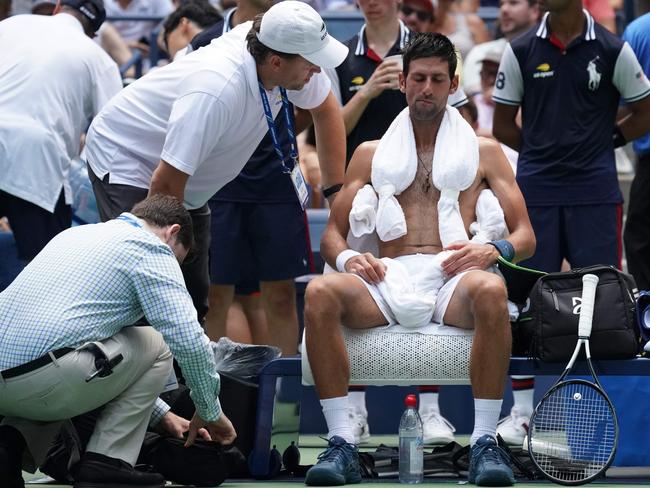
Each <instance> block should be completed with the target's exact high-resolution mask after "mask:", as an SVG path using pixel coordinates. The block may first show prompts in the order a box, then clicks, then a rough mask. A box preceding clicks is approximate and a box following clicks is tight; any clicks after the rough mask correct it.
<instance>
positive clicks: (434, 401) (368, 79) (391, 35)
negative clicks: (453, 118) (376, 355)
mask: <svg viewBox="0 0 650 488" xmlns="http://www.w3.org/2000/svg"><path fill="white" fill-rule="evenodd" d="M358 4H359V8H360V9H361V13H362V14H363V16H364V20H365V24H364V25H363V26H362V27H361V30H360V31H359V33H358V34H357V35H355V36H354V37H352V38H351V39H349V40H348V41H346V44H347V45H348V47H349V48H350V50H349V53H348V56H347V58H346V60H345V61H344V62H343V63H342V64H341V65H340V66H339V67H337V68H336V70H328V72H327V73H328V75H330V77H331V78H332V85H333V90H334V93H335V94H336V95H337V98H338V99H339V100H340V101H341V104H342V105H343V120H344V122H345V130H346V132H347V157H348V160H349V158H351V157H352V154H354V151H355V150H356V148H357V147H358V146H359V145H360V144H362V143H364V142H366V141H373V140H377V139H380V138H381V137H382V136H383V135H384V133H385V132H386V130H387V129H388V127H389V126H390V124H391V123H392V121H393V120H394V119H395V117H396V116H397V115H398V114H399V113H400V112H401V111H402V110H404V109H405V108H406V106H407V104H406V96H405V95H404V93H402V92H401V91H400V90H399V86H398V76H399V73H401V72H402V65H401V54H400V53H401V52H402V50H403V49H404V47H405V46H406V45H407V44H408V42H409V40H410V38H411V36H412V34H413V32H412V31H411V30H410V29H409V28H408V27H407V26H406V24H405V23H404V22H403V21H401V20H400V18H399V7H400V4H399V1H398V0H358ZM466 103H467V97H466V96H465V93H464V92H463V91H462V90H457V91H454V92H453V93H452V94H450V95H449V104H451V105H452V106H454V107H457V108H460V109H461V110H462V106H463V105H465V104H466ZM420 415H421V416H422V418H423V421H424V429H425V431H424V439H425V442H427V443H445V442H449V441H450V440H453V438H454V437H453V426H451V424H449V422H448V421H447V420H446V419H445V418H444V417H442V416H441V415H440V413H439V409H438V397H437V387H422V390H421V396H420ZM350 418H351V421H352V425H353V428H354V436H355V439H356V442H357V443H360V442H366V441H367V440H368V438H369V436H370V432H369V426H368V412H367V410H366V401H365V388H364V387H363V386H352V387H350Z"/></svg>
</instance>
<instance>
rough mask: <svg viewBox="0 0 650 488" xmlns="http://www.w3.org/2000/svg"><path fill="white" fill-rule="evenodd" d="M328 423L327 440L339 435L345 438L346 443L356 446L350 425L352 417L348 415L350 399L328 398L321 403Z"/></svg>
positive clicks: (345, 397)
mask: <svg viewBox="0 0 650 488" xmlns="http://www.w3.org/2000/svg"><path fill="white" fill-rule="evenodd" d="M320 405H321V407H322V409H323V415H324V416H325V422H327V428H328V430H329V432H328V433H327V438H328V439H331V438H332V436H335V435H338V436H339V437H343V439H345V441H346V442H349V443H351V444H354V434H353V433H352V426H351V425H350V416H349V414H348V397H347V395H346V396H342V397H336V398H326V399H325V400H321V401H320Z"/></svg>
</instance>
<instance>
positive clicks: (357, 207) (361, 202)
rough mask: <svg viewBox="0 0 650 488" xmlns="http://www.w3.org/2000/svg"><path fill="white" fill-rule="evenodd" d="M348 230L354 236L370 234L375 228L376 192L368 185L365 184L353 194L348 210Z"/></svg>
mask: <svg viewBox="0 0 650 488" xmlns="http://www.w3.org/2000/svg"><path fill="white" fill-rule="evenodd" d="M349 220H350V232H352V235H354V236H355V237H361V236H362V235H365V234H370V233H371V232H373V231H374V230H375V223H376V220H377V194H376V193H375V190H374V189H373V188H372V186H370V185H365V186H364V187H363V188H361V189H360V190H359V191H358V192H357V194H356V195H355V196H354V200H353V201H352V210H350V217H349Z"/></svg>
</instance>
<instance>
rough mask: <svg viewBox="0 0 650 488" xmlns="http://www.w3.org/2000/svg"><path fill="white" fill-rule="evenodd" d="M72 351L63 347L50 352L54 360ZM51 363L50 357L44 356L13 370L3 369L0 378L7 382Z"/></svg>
mask: <svg viewBox="0 0 650 488" xmlns="http://www.w3.org/2000/svg"><path fill="white" fill-rule="evenodd" d="M72 351H74V349H73V348H71V347H63V348H61V349H57V350H56V351H52V355H53V356H54V357H55V358H56V359H59V358H60V357H63V356H65V355H66V354H68V353H69V352H72ZM51 362H53V360H52V356H50V355H49V354H46V355H45V356H41V357H40V358H37V359H34V360H33V361H30V362H28V363H25V364H21V365H20V366H16V367H15V368H9V369H5V370H4V371H0V376H2V377H3V378H4V379H5V380H8V379H9V378H15V377H16V376H20V375H21V374H25V373H29V372H31V371H34V370H35V369H38V368H42V367H43V366H46V365H48V364H50V363H51Z"/></svg>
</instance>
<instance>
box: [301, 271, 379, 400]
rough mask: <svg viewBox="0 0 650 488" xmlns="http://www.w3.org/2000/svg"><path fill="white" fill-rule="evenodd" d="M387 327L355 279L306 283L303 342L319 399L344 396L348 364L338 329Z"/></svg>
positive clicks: (327, 277) (347, 276) (345, 276)
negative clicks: (342, 327)
mask: <svg viewBox="0 0 650 488" xmlns="http://www.w3.org/2000/svg"><path fill="white" fill-rule="evenodd" d="M387 323H388V322H387V321H386V319H385V318H384V316H383V314H382V313H381V311H380V310H379V308H378V307H377V305H376V304H375V302H374V300H373V299H372V297H371V296H370V293H369V292H368V290H367V288H366V287H365V285H364V284H363V283H361V281H359V279H358V278H356V277H355V276H353V275H350V274H330V275H325V276H321V277H318V278H316V279H314V280H312V281H311V282H310V283H309V285H308V286H307V290H306V292H305V340H306V342H307V344H306V345H307V354H308V355H309V364H310V366H311V369H312V373H313V375H314V381H315V382H316V391H317V392H318V396H319V397H320V398H321V399H327V398H336V397H343V396H346V395H347V391H348V382H349V379H350V364H349V361H348V353H347V350H346V349H345V343H344V342H343V334H342V333H341V327H340V326H341V325H342V324H344V325H345V326H346V327H350V328H356V329H365V328H372V327H378V326H380V325H386V324H387Z"/></svg>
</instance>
